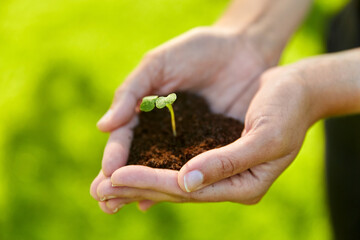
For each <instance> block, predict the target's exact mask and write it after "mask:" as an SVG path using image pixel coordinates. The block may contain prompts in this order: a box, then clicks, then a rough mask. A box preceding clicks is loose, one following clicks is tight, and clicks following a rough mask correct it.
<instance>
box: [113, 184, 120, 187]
mask: <svg viewBox="0 0 360 240" xmlns="http://www.w3.org/2000/svg"><path fill="white" fill-rule="evenodd" d="M111 186H112V187H121V186H120V185H116V184H111Z"/></svg>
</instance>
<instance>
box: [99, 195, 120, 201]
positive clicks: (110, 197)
mask: <svg viewBox="0 0 360 240" xmlns="http://www.w3.org/2000/svg"><path fill="white" fill-rule="evenodd" d="M114 198H117V197H116V196H104V197H101V198H100V201H102V202H103V201H105V200H109V199H114Z"/></svg>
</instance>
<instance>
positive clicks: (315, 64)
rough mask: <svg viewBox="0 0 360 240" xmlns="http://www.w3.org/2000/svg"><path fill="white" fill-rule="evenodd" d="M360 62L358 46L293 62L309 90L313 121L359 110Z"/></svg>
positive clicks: (359, 111) (358, 111)
mask: <svg viewBox="0 0 360 240" xmlns="http://www.w3.org/2000/svg"><path fill="white" fill-rule="evenodd" d="M359 62H360V49H355V50H350V51H345V52H340V53H336V54H327V55H323V56H320V57H314V58H310V59H305V60H302V61H300V62H298V63H295V64H293V66H292V67H294V68H296V69H297V70H296V71H297V72H298V74H299V76H301V79H302V82H303V84H304V85H305V86H306V89H307V90H308V92H309V99H310V102H311V103H312V105H311V115H312V116H313V119H314V122H315V121H317V120H320V119H322V118H326V117H330V116H338V115H345V114H355V113H360V69H359V67H358V63H359ZM290 66H291V65H290Z"/></svg>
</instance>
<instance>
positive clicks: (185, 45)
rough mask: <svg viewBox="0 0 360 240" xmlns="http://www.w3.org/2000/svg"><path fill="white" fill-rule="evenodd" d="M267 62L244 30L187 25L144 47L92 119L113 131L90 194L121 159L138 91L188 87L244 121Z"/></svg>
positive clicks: (126, 148)
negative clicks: (169, 37)
mask: <svg viewBox="0 0 360 240" xmlns="http://www.w3.org/2000/svg"><path fill="white" fill-rule="evenodd" d="M278 55H279V54H276V57H274V58H277V56H278ZM273 62H274V61H273ZM267 68H268V66H267V65H266V64H265V61H264V57H263V56H262V55H261V54H260V53H259V52H257V47H256V46H253V45H252V43H251V42H250V40H249V39H248V38H247V36H246V35H242V34H233V33H231V32H227V31H223V30H221V29H220V28H214V27H208V28H197V29H194V30H191V31H190V32H188V33H185V34H184V35H182V36H180V37H178V38H176V39H174V40H171V41H170V42H168V43H165V44H164V45H162V46H160V47H158V48H157V49H155V50H153V51H151V52H150V53H148V54H147V55H146V56H145V58H144V59H143V61H142V62H141V63H140V64H139V67H138V68H137V69H135V71H134V72H132V73H131V74H130V76H129V77H128V78H127V79H126V80H125V82H124V83H123V84H122V85H121V86H120V87H119V89H118V90H117V91H116V94H115V98H114V102H113V104H112V106H111V108H110V110H109V111H108V113H107V114H106V115H105V116H104V117H103V118H102V119H101V120H100V121H99V123H98V127H99V129H100V130H102V131H113V132H112V133H111V135H110V138H109V141H108V143H107V145H106V148H105V151H104V157H103V162H102V170H103V171H102V173H101V174H100V176H99V177H97V178H96V179H95V180H94V182H93V184H92V188H91V189H92V190H91V192H92V195H93V196H94V198H95V199H97V200H99V197H98V196H97V193H96V189H98V184H99V182H100V179H104V178H105V177H110V176H111V175H112V173H113V172H114V171H115V170H116V169H119V168H120V167H123V166H124V165H126V161H127V156H128V151H129V147H130V143H131V138H132V128H133V127H134V126H135V124H136V121H137V117H136V106H137V104H138V102H139V100H141V99H142V97H144V96H145V95H148V94H159V95H164V94H167V93H169V92H173V91H178V90H189V91H193V92H196V93H198V94H200V95H202V96H203V97H205V98H206V99H207V100H208V102H209V103H210V105H211V108H212V110H213V111H215V112H220V113H224V114H226V115H228V116H232V117H235V118H238V119H240V120H242V121H244V118H245V113H246V111H247V108H248V106H249V103H250V101H251V99H252V98H253V96H254V94H255V93H256V91H257V90H258V87H259V81H258V80H257V79H258V78H259V76H260V75H261V74H262V73H263V72H264V70H266V69H267ZM135 169H139V170H141V169H143V168H142V167H139V166H136V167H135ZM182 172H184V171H182ZM166 173H169V174H177V172H172V171H166ZM173 176H175V175H173ZM176 185H177V184H176ZM181 186H183V185H181ZM179 190H180V189H179Z"/></svg>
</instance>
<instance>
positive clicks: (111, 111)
mask: <svg viewBox="0 0 360 240" xmlns="http://www.w3.org/2000/svg"><path fill="white" fill-rule="evenodd" d="M112 113H113V110H112V109H109V110H108V111H107V112H106V113H105V114H104V116H102V118H101V119H100V120H99V121H98V122H97V125H101V124H103V123H106V122H108V121H109V120H110V118H111V115H112Z"/></svg>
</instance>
